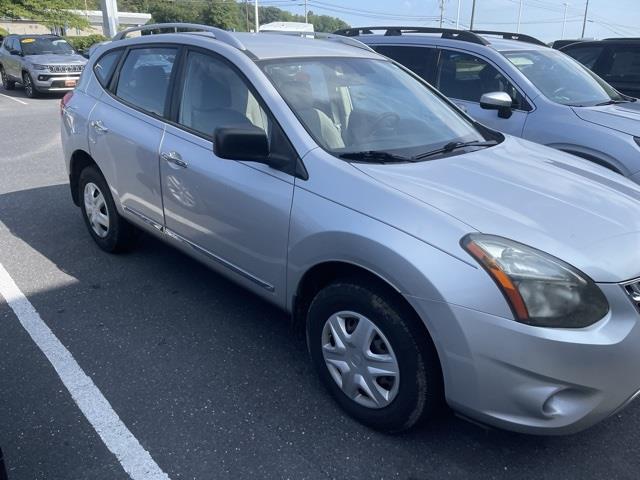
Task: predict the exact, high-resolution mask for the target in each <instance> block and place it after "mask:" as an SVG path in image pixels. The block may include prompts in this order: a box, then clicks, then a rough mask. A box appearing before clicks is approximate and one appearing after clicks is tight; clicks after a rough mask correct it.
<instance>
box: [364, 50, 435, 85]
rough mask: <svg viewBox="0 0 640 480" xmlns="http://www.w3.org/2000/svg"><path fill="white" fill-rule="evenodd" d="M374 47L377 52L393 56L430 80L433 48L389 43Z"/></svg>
mask: <svg viewBox="0 0 640 480" xmlns="http://www.w3.org/2000/svg"><path fill="white" fill-rule="evenodd" d="M373 48H374V49H375V50H376V52H378V53H381V54H382V55H385V56H387V57H389V58H392V59H393V60H395V61H396V62H398V63H400V64H402V65H404V66H405V67H407V68H408V69H409V70H411V71H412V72H415V73H417V74H418V75H420V76H421V77H422V78H424V79H425V80H427V81H429V76H430V75H429V58H430V56H431V49H429V48H427V47H404V46H402V47H393V46H388V45H380V46H374V47H373Z"/></svg>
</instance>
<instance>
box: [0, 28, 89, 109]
mask: <svg viewBox="0 0 640 480" xmlns="http://www.w3.org/2000/svg"><path fill="white" fill-rule="evenodd" d="M86 62H87V60H86V59H85V58H84V57H83V56H82V55H79V54H77V53H76V52H75V51H74V50H73V48H72V47H71V45H69V43H67V41H66V40H64V39H63V38H61V37H58V36H56V35H7V37H5V39H4V41H3V42H2V46H1V47H0V78H1V79H2V85H3V87H4V88H5V89H6V90H13V89H14V88H15V85H16V83H21V84H22V85H23V86H24V91H25V94H26V95H27V97H30V98H33V97H36V96H37V95H38V93H40V92H67V91H69V90H73V89H74V88H75V86H76V83H77V82H78V79H79V78H80V73H81V72H82V69H83V68H84V65H85V64H86Z"/></svg>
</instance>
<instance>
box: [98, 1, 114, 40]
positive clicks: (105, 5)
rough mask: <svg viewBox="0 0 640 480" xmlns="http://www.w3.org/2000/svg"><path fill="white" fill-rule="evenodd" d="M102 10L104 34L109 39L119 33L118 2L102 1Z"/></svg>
mask: <svg viewBox="0 0 640 480" xmlns="http://www.w3.org/2000/svg"><path fill="white" fill-rule="evenodd" d="M100 7H101V8H102V32H103V33H104V36H105V37H107V38H111V37H113V36H114V35H115V34H116V33H118V2H117V0H100Z"/></svg>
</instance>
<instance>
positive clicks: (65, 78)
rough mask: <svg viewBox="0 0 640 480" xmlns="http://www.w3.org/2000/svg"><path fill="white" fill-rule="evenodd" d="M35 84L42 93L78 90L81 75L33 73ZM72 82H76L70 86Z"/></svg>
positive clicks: (42, 71)
mask: <svg viewBox="0 0 640 480" xmlns="http://www.w3.org/2000/svg"><path fill="white" fill-rule="evenodd" d="M31 78H32V79H33V84H34V86H35V87H36V89H37V90H39V91H41V92H45V91H48V92H67V91H70V90H73V89H74V88H76V85H77V83H78V81H79V80H80V73H49V72H47V71H46V70H39V71H34V72H31ZM70 82H74V83H73V85H70V84H69V83H70Z"/></svg>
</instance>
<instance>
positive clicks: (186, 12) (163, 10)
mask: <svg viewBox="0 0 640 480" xmlns="http://www.w3.org/2000/svg"><path fill="white" fill-rule="evenodd" d="M147 13H150V14H151V23H173V22H182V23H202V8H201V7H198V6H195V5H185V4H179V3H169V2H163V1H154V2H149V9H148V10H147Z"/></svg>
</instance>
